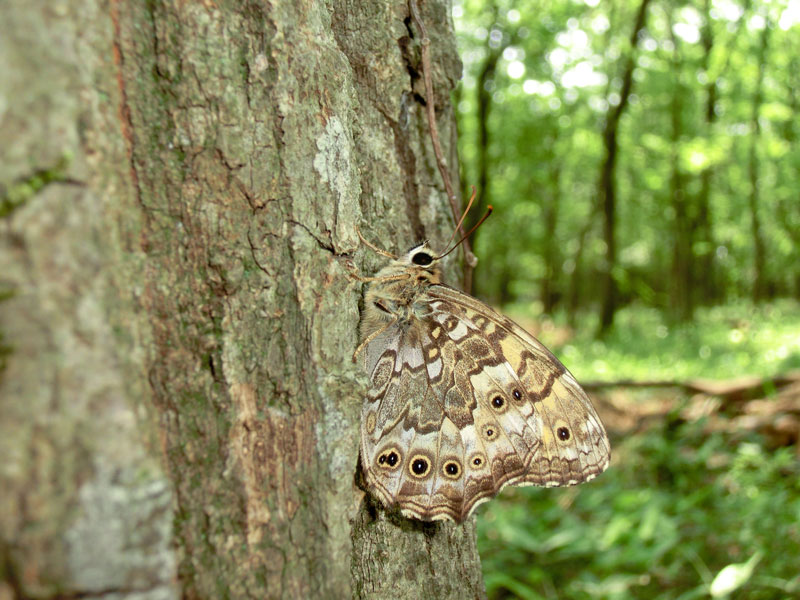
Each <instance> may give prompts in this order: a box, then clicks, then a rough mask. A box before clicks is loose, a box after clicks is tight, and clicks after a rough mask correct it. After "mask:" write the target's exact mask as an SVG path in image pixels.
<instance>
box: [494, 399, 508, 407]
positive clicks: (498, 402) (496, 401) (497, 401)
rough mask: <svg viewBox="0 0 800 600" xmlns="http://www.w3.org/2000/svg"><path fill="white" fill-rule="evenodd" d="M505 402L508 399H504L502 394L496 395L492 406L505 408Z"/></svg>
mask: <svg viewBox="0 0 800 600" xmlns="http://www.w3.org/2000/svg"><path fill="white" fill-rule="evenodd" d="M505 403H506V401H505V400H503V397H502V396H495V397H494V398H492V406H494V407H495V408H503V404H505Z"/></svg>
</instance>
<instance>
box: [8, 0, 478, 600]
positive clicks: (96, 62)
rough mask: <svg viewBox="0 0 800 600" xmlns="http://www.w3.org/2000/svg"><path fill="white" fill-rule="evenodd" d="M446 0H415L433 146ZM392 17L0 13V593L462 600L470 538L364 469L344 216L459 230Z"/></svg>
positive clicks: (444, 57)
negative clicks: (424, 520) (425, 51)
mask: <svg viewBox="0 0 800 600" xmlns="http://www.w3.org/2000/svg"><path fill="white" fill-rule="evenodd" d="M449 8H450V7H449V5H448V3H447V2H446V0H445V1H441V2H440V1H437V2H433V1H431V2H426V3H424V4H423V5H422V9H423V17H424V18H425V20H426V23H427V24H428V25H427V26H428V33H429V35H430V37H431V39H432V55H433V61H434V73H433V77H434V85H435V87H436V89H437V91H438V93H437V98H436V107H437V115H438V117H439V128H440V132H441V139H442V140H443V142H444V143H445V145H446V146H447V152H448V153H449V154H448V155H449V156H452V142H453V135H452V132H453V127H454V124H453V114H452V110H451V107H450V104H449V99H448V93H449V91H450V90H451V89H452V86H453V85H454V83H455V80H456V79H457V77H458V76H459V75H460V65H459V62H458V58H457V55H456V51H455V46H454V39H453V32H452V24H451V22H450V17H449ZM408 15H409V11H408V6H407V4H406V3H405V2H402V1H399V2H370V1H367V0H363V1H358V2H356V1H350V2H348V1H346V0H341V1H331V2H317V1H315V0H299V1H296V2H291V3H290V2H278V3H272V4H269V3H263V2H252V3H248V2H218V3H211V2H206V3H199V2H174V3H173V2H163V1H156V0H153V1H150V2H146V3H145V2H130V3H125V2H120V1H119V0H111V2H110V3H106V2H92V1H89V2H79V1H78V0H66V1H63V2H58V3H54V2H48V1H45V0H39V1H38V2H35V3H31V2H22V1H21V0H12V1H11V2H6V3H3V5H2V6H0V21H2V22H3V23H4V34H3V36H0V64H2V65H4V67H3V68H2V69H0V90H3V97H2V98H0V100H2V102H0V148H2V150H0V152H2V157H1V159H0V186H2V187H1V188H0V189H1V191H2V198H0V231H1V232H2V235H0V286H1V287H0V300H2V301H1V302H0V336H2V337H0V368H2V369H3V370H2V373H1V374H0V453H2V456H3V461H2V469H1V470H0V488H1V489H2V490H3V493H2V495H0V559H1V560H2V562H0V576H2V577H0V579H2V582H1V583H0V598H3V599H4V600H5V598H15V597H16V598H48V597H74V598H77V597H85V598H93V597H105V598H112V597H113V598H165V599H167V598H177V597H186V598H228V597H230V598H250V597H253V598H264V597H268V598H273V597H274V598H278V597H284V598H304V597H314V598H344V597H365V598H366V597H375V598H379V597H392V598H419V597H429V598H450V597H452V598H471V597H481V596H482V595H483V587H482V581H481V574H480V566H479V563H478V558H477V552H476V549H475V543H474V527H473V525H472V524H468V525H467V526H465V527H455V526H452V525H441V524H440V525H423V524H419V523H416V522H412V521H408V520H404V519H399V518H397V517H393V516H388V517H387V516H386V515H385V514H384V513H383V511H382V510H379V509H378V508H376V507H375V506H373V505H372V504H371V501H370V500H369V498H368V497H366V496H364V494H363V492H361V490H360V489H359V488H358V485H357V480H356V478H355V473H356V463H357V452H358V451H357V448H358V436H359V429H358V426H359V423H358V422H359V411H360V406H361V398H362V395H363V392H364V386H365V376H364V375H363V374H362V373H360V372H359V370H358V368H357V367H355V366H354V365H353V364H352V363H351V361H350V356H351V353H352V351H353V349H354V347H355V345H356V335H357V333H356V332H357V325H358V321H359V301H360V296H361V286H360V284H358V283H357V282H355V281H353V280H352V279H351V278H349V277H348V275H347V274H348V269H347V263H348V261H351V260H353V261H354V262H355V263H356V264H357V265H359V266H360V267H362V269H363V270H364V271H365V272H367V273H369V272H372V271H373V270H374V269H376V268H377V267H378V266H379V265H380V264H381V261H382V259H381V258H380V257H376V256H375V255H374V254H372V253H370V252H369V251H368V250H365V249H364V248H362V247H360V245H359V241H358V238H357V236H356V232H355V226H356V225H357V224H360V225H361V229H362V231H363V232H364V234H365V235H366V236H367V237H368V238H370V239H372V240H374V241H376V242H377V243H379V244H380V245H383V246H385V247H387V248H388V249H390V250H398V248H400V249H405V247H407V246H410V245H411V244H412V243H414V242H416V241H418V240H419V239H421V238H423V237H430V238H431V239H433V240H434V241H441V240H443V239H447V236H448V235H449V233H450V232H451V228H452V221H451V219H450V215H449V209H448V208H447V204H446V197H445V195H444V193H443V190H442V189H441V184H440V182H439V179H438V173H437V171H436V166H435V160H434V157H433V152H432V150H431V146H430V144H429V141H428V138H427V126H426V122H425V115H424V107H423V106H422V104H421V103H422V97H423V96H424V93H423V91H422V87H421V81H420V80H419V76H418V74H419V66H418V62H419V52H418V44H417V42H418V39H417V38H415V34H414V29H413V27H411V26H410V25H409V18H408ZM12 90H13V92H12ZM453 172H457V170H456V169H453ZM451 275H454V273H451ZM450 281H451V282H453V283H457V280H455V278H454V277H451V278H450Z"/></svg>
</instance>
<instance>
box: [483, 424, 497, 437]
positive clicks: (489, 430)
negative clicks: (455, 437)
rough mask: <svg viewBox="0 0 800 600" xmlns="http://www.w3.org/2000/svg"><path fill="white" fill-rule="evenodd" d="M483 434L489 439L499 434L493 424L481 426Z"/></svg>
mask: <svg viewBox="0 0 800 600" xmlns="http://www.w3.org/2000/svg"><path fill="white" fill-rule="evenodd" d="M481 434H483V437H484V438H486V439H487V440H493V439H494V438H495V436H496V435H497V431H495V429H494V427H492V426H491V425H484V426H483V427H482V428H481Z"/></svg>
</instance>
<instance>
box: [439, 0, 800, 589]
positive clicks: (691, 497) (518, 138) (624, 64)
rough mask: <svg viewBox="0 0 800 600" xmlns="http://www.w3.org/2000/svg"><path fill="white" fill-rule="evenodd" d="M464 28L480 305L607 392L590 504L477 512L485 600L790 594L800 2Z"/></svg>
mask: <svg viewBox="0 0 800 600" xmlns="http://www.w3.org/2000/svg"><path fill="white" fill-rule="evenodd" d="M454 17H455V23H456V29H457V32H458V39H459V48H460V55H461V57H462V60H463V61H464V77H463V79H462V81H461V84H460V86H459V88H458V89H457V91H456V93H455V94H454V103H455V104H456V106H457V109H458V111H457V113H458V124H459V151H460V157H461V167H462V177H461V181H462V183H463V185H464V193H465V194H466V190H467V188H468V186H469V185H472V184H474V185H476V187H477V188H478V190H479V201H480V208H478V209H476V210H474V211H473V214H475V215H476V218H477V217H478V216H480V214H482V212H483V210H482V209H483V208H484V207H485V206H486V205H487V204H492V205H493V206H494V207H495V214H494V216H493V217H492V218H491V219H489V221H488V222H487V223H486V224H484V225H483V226H482V227H481V229H480V230H479V231H478V233H477V236H476V240H475V242H474V244H475V249H476V254H477V255H478V256H479V257H481V262H480V263H479V265H478V267H477V269H476V271H475V274H474V289H473V291H474V293H475V294H476V295H479V296H481V297H483V298H485V299H489V300H491V301H492V302H494V303H495V304H498V305H501V306H503V307H504V310H505V311H506V312H507V313H509V314H512V315H513V316H514V317H515V318H517V319H518V320H520V321H522V322H523V323H524V324H525V325H526V326H527V327H529V328H530V329H532V330H533V331H534V333H535V334H537V335H538V336H539V337H540V338H541V339H542V340H543V341H544V342H545V344H548V345H550V347H551V348H553V349H554V350H555V352H556V354H557V355H558V356H559V357H561V358H562V360H563V361H564V362H565V364H566V365H567V366H568V368H570V369H571V370H572V371H573V372H574V373H575V375H576V376H577V377H578V380H579V381H582V382H584V383H585V384H586V385H587V387H589V388H590V389H591V390H592V391H593V395H595V397H596V398H597V401H598V404H599V406H600V410H601V414H603V415H604V417H605V419H606V421H607V425H608V426H609V429H610V430H611V432H612V438H613V444H612V445H613V447H614V459H613V461H612V468H611V469H610V470H609V472H608V473H606V474H604V475H603V477H600V478H598V480H596V481H595V482H592V483H591V484H589V485H586V486H580V487H579V488H577V489H567V490H560V491H555V492H554V491H552V490H530V489H525V490H514V491H512V492H506V493H504V494H503V496H502V497H501V498H502V499H501V500H500V501H499V502H493V503H491V504H490V505H489V507H488V508H487V509H485V513H484V516H483V517H482V518H480V519H479V532H480V550H481V556H482V561H483V565H484V575H485V578H486V583H487V587H488V591H489V596H490V597H497V598H501V597H515V596H516V597H521V598H541V597H546V598H556V597H558V598H599V597H602V598H706V597H709V596H712V597H728V596H729V595H730V596H731V597H740V598H744V597H746V598H777V597H785V596H786V595H795V594H800V576H798V574H797V557H798V556H800V527H798V522H800V485H799V484H798V474H800V468H798V460H797V457H798V454H797V451H798V448H800V446H798V445H797V431H798V423H800V420H798V416H800V389H798V386H797V376H796V374H795V373H796V372H795V371H793V370H796V369H797V368H798V367H800V308H799V307H798V303H797V301H798V298H799V297H800V268H798V262H800V260H799V259H800V201H798V181H799V180H800V177H798V176H799V175H800V148H798V146H797V137H798V133H800V123H798V117H797V115H798V108H799V107H800V96H799V94H800V3H798V2H794V1H792V2H765V1H763V0H754V1H744V2H737V1H729V0H694V1H690V2H683V1H666V2H656V1H650V0H615V1H612V2H599V1H598V0H588V1H584V2H578V1H573V0H567V1H556V2H541V1H518V2H504V1H502V0H493V1H492V0H489V1H486V0H463V1H461V2H456V3H455V6H454ZM745 375H746V376H749V377H743V376H745ZM707 380H714V381H713V382H710V381H707ZM616 383H626V384H628V385H616ZM631 383H634V384H635V385H630V384H631ZM643 383H646V385H641V384H643ZM612 384H614V385H612ZM523 499H524V500H523Z"/></svg>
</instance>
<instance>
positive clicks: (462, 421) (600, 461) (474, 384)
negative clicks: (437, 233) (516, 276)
mask: <svg viewBox="0 0 800 600" xmlns="http://www.w3.org/2000/svg"><path fill="white" fill-rule="evenodd" d="M412 252H413V251H412ZM406 262H407V263H408V264H406ZM406 262H402V261H397V262H396V263H395V264H393V265H392V266H391V267H389V269H392V270H390V271H388V273H389V274H387V275H386V278H387V281H388V280H389V278H390V277H394V278H395V279H392V280H391V281H392V283H391V285H389V284H386V285H384V286H376V287H373V288H371V290H370V291H369V292H368V295H367V302H366V306H367V311H372V312H371V314H370V315H369V319H368V320H365V321H364V322H367V323H370V328H369V330H368V331H362V338H363V339H367V340H368V342H367V343H366V348H365V352H364V355H363V361H364V366H365V368H366V370H367V373H368V374H369V376H370V380H371V387H370V390H369V392H368V396H367V399H366V401H365V403H364V408H363V411H362V436H361V460H362V465H363V468H364V473H365V476H366V481H367V485H368V488H369V490H370V491H371V492H372V493H373V494H374V495H376V496H377V497H378V498H379V499H380V500H381V501H382V502H383V504H384V505H386V506H390V507H392V506H397V507H399V509H400V510H401V511H402V513H403V514H404V515H405V516H408V517H413V518H417V519H422V520H438V519H449V520H454V521H456V522H462V521H463V520H464V519H466V518H467V517H468V516H469V515H470V514H471V513H472V511H473V510H474V509H475V507H476V506H477V505H478V504H480V503H481V502H483V501H485V500H488V499H490V498H492V497H494V496H495V495H497V494H498V493H499V492H500V490H501V489H502V488H503V487H505V486H506V485H540V486H558V485H573V484H577V483H580V482H583V481H587V480H589V479H592V478H593V477H595V476H596V475H597V474H599V473H601V472H602V471H603V470H605V468H606V467H607V465H608V462H609V443H608V438H607V436H606V433H605V429H604V428H603V425H602V423H601V422H600V419H599V417H598V416H597V413H596V412H595V410H594V408H593V407H592V405H591V402H590V401H589V399H588V397H587V396H586V394H585V393H584V392H583V390H582V389H581V388H580V386H579V385H578V384H577V382H576V381H575V379H574V378H573V376H572V375H571V374H570V373H569V371H567V370H566V369H565V368H564V366H563V365H562V364H561V363H560V362H559V361H558V360H557V359H556V358H555V357H554V356H553V355H552V354H551V353H550V352H549V351H548V350H547V349H546V348H545V347H544V346H543V345H542V344H541V343H540V342H539V341H538V340H536V339H535V338H534V337H533V336H531V335H530V334H528V333H527V332H525V330H523V329H522V328H521V327H520V326H518V325H517V324H515V323H514V322H513V321H511V320H510V319H507V318H506V317H503V316H501V315H499V314H498V313H496V312H495V311H493V310H492V309H491V308H489V307H488V306H487V305H485V304H484V303H482V302H480V301H479V300H477V299H475V298H473V297H471V296H469V295H467V294H464V293H463V292H460V291H458V290H455V289H453V288H450V287H448V286H445V285H441V284H439V283H438V282H436V283H430V282H422V281H421V280H420V279H419V278H418V277H417V273H418V272H419V271H418V270H415V269H416V267H414V266H412V265H411V264H410V263H411V261H410V260H407V261H406ZM398 272H400V273H405V272H407V273H409V281H403V280H402V279H401V280H400V281H396V279H397V277H396V276H395V275H394V274H395V273H398ZM379 277H380V273H379ZM373 285H375V284H373ZM380 323H385V325H379V324H380ZM376 328H377V329H376ZM372 330H376V331H377V333H375V334H374V338H373V339H370V337H369V336H370V334H372V333H373V332H372Z"/></svg>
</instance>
